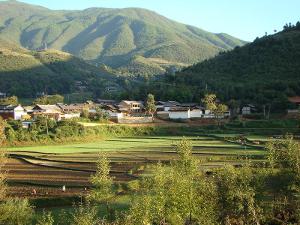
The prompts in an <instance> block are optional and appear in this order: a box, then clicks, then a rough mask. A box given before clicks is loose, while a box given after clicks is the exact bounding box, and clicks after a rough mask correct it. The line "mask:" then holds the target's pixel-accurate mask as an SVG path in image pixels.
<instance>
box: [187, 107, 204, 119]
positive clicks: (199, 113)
mask: <svg viewBox="0 0 300 225" xmlns="http://www.w3.org/2000/svg"><path fill="white" fill-rule="evenodd" d="M190 117H191V118H202V117H203V109H201V108H193V109H191V112H190Z"/></svg>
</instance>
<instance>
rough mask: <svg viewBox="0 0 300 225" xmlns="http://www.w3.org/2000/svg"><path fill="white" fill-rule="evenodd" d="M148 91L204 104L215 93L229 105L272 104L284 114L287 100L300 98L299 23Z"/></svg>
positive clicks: (166, 97)
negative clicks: (208, 94) (205, 96)
mask: <svg viewBox="0 0 300 225" xmlns="http://www.w3.org/2000/svg"><path fill="white" fill-rule="evenodd" d="M148 88H150V91H152V92H153V93H155V94H156V96H159V98H162V99H177V100H179V101H197V102H200V100H201V98H202V96H203V94H204V93H205V92H215V93H217V94H218V96H219V97H220V98H222V100H225V101H229V100H231V99H236V100H240V101H241V102H242V103H248V104H249V103H252V104H257V105H263V104H271V105H272V108H273V110H282V109H284V108H286V107H287V97H288V96H294V95H300V23H297V26H292V27H286V28H285V29H284V30H283V31H282V32H279V33H277V34H274V35H270V36H266V37H262V38H259V39H256V40H255V41H254V42H253V43H251V44H247V45H245V46H243V47H237V48H235V49H234V50H232V51H229V52H226V53H221V54H219V55H218V56H216V57H215V58H213V59H210V60H206V61H204V62H202V63H198V64H196V65H194V66H191V67H187V68H185V69H183V70H182V71H181V72H178V73H176V74H175V75H168V76H166V77H165V79H164V80H160V81H155V82H153V83H152V85H151V87H148ZM143 89H145V87H143Z"/></svg>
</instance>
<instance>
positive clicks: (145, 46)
mask: <svg viewBox="0 0 300 225" xmlns="http://www.w3.org/2000/svg"><path fill="white" fill-rule="evenodd" d="M0 11H1V13H0V37H2V38H3V39H9V40H11V41H14V42H16V43H17V44H19V45H21V46H23V47H26V48H28V49H32V50H37V49H41V48H43V47H45V46H46V45H47V46H48V48H52V49H57V50H62V51H65V52H69V53H71V54H73V55H75V56H78V57H80V58H83V59H85V60H88V61H90V62H93V63H104V64H106V65H108V66H110V67H112V68H114V69H120V70H121V71H123V72H124V73H130V72H131V73H133V72H134V73H143V74H152V73H157V72H160V73H161V72H164V71H165V67H164V66H161V64H159V63H155V62H153V61H151V63H145V62H147V60H144V63H140V61H136V60H135V59H136V58H135V57H136V56H138V57H139V56H140V57H143V58H146V59H147V58H154V59H156V61H157V60H158V61H159V60H160V59H162V60H164V61H168V62H170V64H172V65H174V64H175V65H177V64H178V63H179V64H180V63H184V64H193V63H195V62H199V61H203V60H205V59H208V58H210V57H213V56H215V55H216V54H217V53H219V52H220V51H225V50H230V49H232V48H234V47H235V46H238V45H243V44H245V42H243V41H241V40H238V39H236V38H234V37H231V36H229V35H226V34H213V33H209V32H206V31H204V30H201V29H198V28H196V27H192V26H188V25H184V24H180V23H177V22H174V21H172V20H169V19H167V18H165V17H163V16H161V15H158V14H156V13H155V12H152V11H148V10H144V9H137V8H127V9H104V8H90V9H86V10H82V11H54V10H49V9H46V8H43V7H39V6H33V5H28V4H24V3H20V2H17V1H4V2H0Z"/></svg>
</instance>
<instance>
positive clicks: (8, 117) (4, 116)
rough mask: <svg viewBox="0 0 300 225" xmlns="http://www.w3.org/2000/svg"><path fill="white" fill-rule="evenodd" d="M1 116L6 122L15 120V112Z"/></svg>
mask: <svg viewBox="0 0 300 225" xmlns="http://www.w3.org/2000/svg"><path fill="white" fill-rule="evenodd" d="M0 116H1V117H2V118H3V119H5V120H7V119H14V113H13V112H0Z"/></svg>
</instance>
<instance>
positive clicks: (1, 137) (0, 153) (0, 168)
mask: <svg viewBox="0 0 300 225" xmlns="http://www.w3.org/2000/svg"><path fill="white" fill-rule="evenodd" d="M5 126H6V123H5V121H4V120H2V118H1V116H0V202H1V201H3V200H4V199H5V197H6V190H7V187H6V182H5V180H6V171H5V170H4V166H5V164H6V154H5V151H4V150H3V149H2V146H3V143H4V141H5V138H6V137H5V133H4V129H5Z"/></svg>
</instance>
